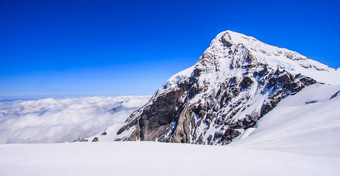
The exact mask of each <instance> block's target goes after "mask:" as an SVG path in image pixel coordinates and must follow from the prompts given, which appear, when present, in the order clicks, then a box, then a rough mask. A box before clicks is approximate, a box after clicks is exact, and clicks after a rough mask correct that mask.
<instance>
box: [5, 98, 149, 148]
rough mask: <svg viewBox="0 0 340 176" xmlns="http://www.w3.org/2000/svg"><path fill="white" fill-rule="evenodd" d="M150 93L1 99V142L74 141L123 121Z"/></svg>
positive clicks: (143, 102) (144, 101)
mask: <svg viewBox="0 0 340 176" xmlns="http://www.w3.org/2000/svg"><path fill="white" fill-rule="evenodd" d="M149 98H150V96H125V97H86V98H64V99H52V98H47V99H40V100H31V101H14V102H13V101H3V102H0V143H43V142H65V141H73V140H75V139H77V138H79V137H82V138H84V137H89V136H92V135H95V134H97V133H99V132H102V131H103V130H105V128H107V127H108V126H110V125H113V124H120V123H123V122H124V121H125V119H126V118H127V117H128V116H129V115H130V114H131V113H132V112H133V111H134V110H136V109H137V108H139V107H141V106H142V105H143V104H145V103H146V102H147V100H148V99H149Z"/></svg>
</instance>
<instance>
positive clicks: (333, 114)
mask: <svg viewBox="0 0 340 176" xmlns="http://www.w3.org/2000/svg"><path fill="white" fill-rule="evenodd" d="M339 92H340V85H338V86H331V85H324V84H315V85H312V86H309V87H307V88H305V89H304V90H302V91H301V92H299V93H298V94H296V95H293V96H290V97H287V98H286V99H284V100H283V101H282V102H281V103H280V104H279V105H278V106H277V107H276V108H274V109H273V110H272V111H271V112H269V113H268V114H267V115H265V116H264V117H263V118H262V119H261V120H260V121H259V122H258V123H257V127H256V128H255V130H254V129H252V133H251V134H249V135H248V137H246V138H243V139H240V140H238V141H235V142H233V143H232V144H231V145H232V146H237V147H246V148H255V149H269V150H277V151H285V152H296V153H305V154H310V155H328V156H330V157H340V93H339ZM236 140H237V139H236Z"/></svg>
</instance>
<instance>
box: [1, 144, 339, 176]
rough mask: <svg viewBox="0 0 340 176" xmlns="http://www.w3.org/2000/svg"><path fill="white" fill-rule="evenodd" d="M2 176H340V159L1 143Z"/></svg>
mask: <svg viewBox="0 0 340 176" xmlns="http://www.w3.org/2000/svg"><path fill="white" fill-rule="evenodd" d="M0 156H1V157H0V171H1V175H6V176H11V175H25V176H30V175H34V176H38V175H43V176H46V175H48V176H53V175H56V176H59V175H63V176H67V175H72V176H74V175H82V176H86V175H100V176H106V175H115V176H120V175H126V176H133V175H136V176H142V175H146V176H152V175H155V176H159V175H162V176H166V175H186V176H187V175H237V176H243V175H261V176H266V175H268V176H273V175H276V176H279V175H282V176H287V175H289V176H294V175H308V176H312V175H327V176H330V175H340V169H339V167H338V166H339V165H340V158H338V157H323V156H312V155H303V154H295V153H284V152H275V151H268V150H267V151H266V150H255V149H246V148H237V147H230V146H203V145H201V146H200V145H188V144H170V143H156V142H102V143H64V144H5V145H0Z"/></svg>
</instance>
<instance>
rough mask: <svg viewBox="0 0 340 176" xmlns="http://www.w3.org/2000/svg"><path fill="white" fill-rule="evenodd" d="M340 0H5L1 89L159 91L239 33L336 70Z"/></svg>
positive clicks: (25, 93) (0, 16)
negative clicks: (219, 40) (215, 44)
mask: <svg viewBox="0 0 340 176" xmlns="http://www.w3.org/2000/svg"><path fill="white" fill-rule="evenodd" d="M339 6H340V3H339V1H336V0H334V1H328V0H323V1H320V0H319V1H313V0H308V1H307V0H306V1H298V0H285V1H283V0H279V1H237V0H232V1H230V0H229V1H228V0H225V1H215V0H210V1H200V0H196V1H177V0H172V1H153V0H152V1H148V0H144V1H123V0H119V1H113V0H112V1H106V0H104V1H99V0H79V1H75V0H69V1H64V0H41V1H35V0H30V1H26V0H25V1H17V0H1V1H0V61H1V64H0V96H2V97H8V96H13V97H15V96H19V97H47V96H52V97H58V96H61V97H62V96H95V95H98V96H103V95H113V96H118V95H144V94H153V93H154V92H155V91H156V90H157V89H158V88H159V87H160V86H162V85H163V84H164V83H165V81H166V80H167V79H168V78H169V77H170V76H172V75H173V74H175V73H176V72H178V71H181V70H183V69H185V68H187V67H190V66H192V65H193V64H195V62H196V61H197V59H198V58H199V56H200V55H201V54H202V53H203V52H204V50H205V49H206V48H207V47H208V46H209V43H210V41H211V40H212V39H213V38H214V37H215V36H216V35H217V34H218V33H219V32H221V31H225V30H228V29H229V30H233V31H237V32H240V33H244V34H246V35H250V36H253V37H255V38H257V39H259V40H261V41H263V42H265V43H268V44H272V45H276V46H279V47H284V48H288V49H291V50H295V51H297V52H299V53H301V54H303V55H305V56H307V57H310V58H312V59H314V60H317V61H319V62H322V63H324V64H327V65H329V66H331V67H334V68H338V67H340V60H339V51H340V45H339V41H340V34H339V32H340V23H339V21H340V12H339V10H338V8H339Z"/></svg>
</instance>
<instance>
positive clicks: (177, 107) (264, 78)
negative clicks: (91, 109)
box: [115, 31, 335, 144]
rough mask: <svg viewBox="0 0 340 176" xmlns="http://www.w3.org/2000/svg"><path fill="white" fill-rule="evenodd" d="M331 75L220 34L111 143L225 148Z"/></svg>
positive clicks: (293, 56) (300, 59)
mask: <svg viewBox="0 0 340 176" xmlns="http://www.w3.org/2000/svg"><path fill="white" fill-rule="evenodd" d="M334 71H335V70H334V69H331V68H329V67H327V66H325V65H323V64H320V63H318V62H316V61H313V60H310V59H308V58H306V57H305V56H302V55H300V54H298V53H296V52H293V51H289V50H287V49H282V48H277V47H274V46H270V45H267V44H264V43H262V42H260V41H258V40H256V39H255V38H252V37H248V36H245V35H242V34H239V33H235V32H231V31H226V32H222V33H220V34H219V35H218V36H217V37H216V38H215V39H214V40H213V41H212V43H211V44H210V46H209V48H208V49H207V50H206V51H205V52H204V53H203V55H202V56H201V57H200V58H199V60H198V62H197V64H195V65H194V66H193V67H190V68H188V69H186V70H184V71H182V72H180V73H178V74H176V75H174V76H173V77H171V78H170V79H169V80H168V81H167V83H166V84H165V85H164V86H163V87H162V88H160V89H159V90H158V91H157V92H156V93H155V94H154V95H153V96H152V98H151V99H150V100H149V102H148V103H147V104H146V105H145V106H143V107H142V108H141V109H139V110H137V111H135V112H134V113H133V114H131V116H130V117H129V118H128V119H127V121H126V123H125V125H124V126H123V127H122V128H121V129H120V130H119V131H118V133H117V137H116V138H115V140H145V141H162V142H182V143H193V144H228V143H230V142H231V141H232V140H233V139H235V138H236V137H237V136H238V135H240V134H241V133H242V132H243V131H244V130H246V129H247V128H250V127H254V126H255V125H256V122H257V121H258V120H259V119H260V118H261V117H263V116H264V115H265V114H266V113H268V112H269V111H270V110H272V109H273V108H274V107H275V106H276V105H277V104H278V103H279V102H280V101H281V100H282V99H283V98H285V97H287V96H289V95H294V94H296V93H297V92H299V91H300V90H302V89H303V88H304V87H306V86H308V85H311V84H314V83H316V82H317V81H320V79H319V77H317V76H315V75H320V74H319V73H316V72H323V73H322V74H326V73H328V72H334ZM321 81H322V79H321Z"/></svg>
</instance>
